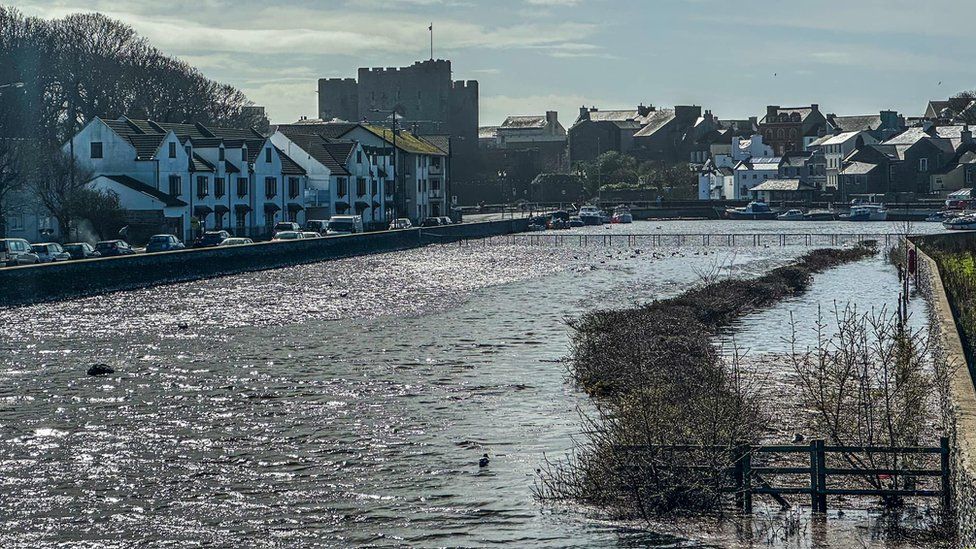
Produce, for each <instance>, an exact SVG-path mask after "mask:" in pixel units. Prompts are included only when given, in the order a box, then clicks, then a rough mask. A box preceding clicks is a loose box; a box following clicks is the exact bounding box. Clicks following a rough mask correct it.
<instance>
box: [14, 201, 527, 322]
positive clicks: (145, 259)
mask: <svg viewBox="0 0 976 549" xmlns="http://www.w3.org/2000/svg"><path fill="white" fill-rule="evenodd" d="M527 226H528V220H527V219H506V220H504V221H490V222H484V223H463V224H457V225H448V226H444V227H431V228H423V229H421V228H414V229H404V230H399V231H383V232H375V233H362V234H355V235H344V236H334V237H329V238H317V239H308V240H291V241H283V242H259V243H255V244H250V245H244V246H228V247H217V248H203V249H195V250H180V251H175V252H164V253H156V254H137V255H130V256H122V257H109V258H100V259H91V260H85V261H68V262H64V263H46V264H43V265H31V266H23V267H11V268H5V269H0V306H2V307H10V306H18V305H30V304H34V303H42V302H46V301H57V300H62V299H71V298H76V297H84V296H90V295H97V294H101V293H106V292H113V291H119V290H130V289H136V288H145V287H148V286H154V285H158V284H168V283H173V282H184V281H189V280H198V279H202V278H211V277H215V276H224V275H230V274H236V273H243V272H250V271H260V270H266V269H276V268H281V267H289V266H292V265H301V264H305V263H316V262H320V261H328V260H330V259H337V258H343V257H352V256H359V255H368V254H374V253H382V252H391V251H396V250H405V249H410V248H417V247H420V246H425V245H428V244H435V243H450V242H453V241H456V240H459V239H469V238H486V237H491V236H497V235H503V234H509V233H514V232H522V231H525V230H526V227H527Z"/></svg>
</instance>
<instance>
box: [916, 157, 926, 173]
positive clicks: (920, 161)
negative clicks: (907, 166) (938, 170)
mask: <svg viewBox="0 0 976 549" xmlns="http://www.w3.org/2000/svg"><path fill="white" fill-rule="evenodd" d="M918 171H920V172H927V171H929V159H928V158H919V159H918Z"/></svg>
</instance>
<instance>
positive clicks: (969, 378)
mask: <svg viewBox="0 0 976 549" xmlns="http://www.w3.org/2000/svg"><path fill="white" fill-rule="evenodd" d="M910 240H911V243H912V245H914V247H915V249H916V251H917V252H918V253H917V257H918V270H919V278H920V282H921V284H922V285H925V284H927V285H928V287H927V289H928V292H927V293H928V298H929V302H930V305H931V307H932V323H933V327H934V328H935V330H936V333H937V335H938V338H939V342H940V345H939V347H940V348H939V350H938V351H939V352H940V353H941V354H942V357H941V358H944V359H945V360H947V361H948V364H949V365H950V366H951V367H952V368H954V370H953V373H952V377H951V379H950V380H949V395H948V400H949V401H948V402H946V403H944V405H943V407H944V408H945V409H946V411H947V415H948V417H946V418H945V421H946V425H945V428H946V435H947V436H949V437H950V440H951V441H952V447H953V451H952V456H951V464H950V470H951V491H952V511H953V514H952V516H951V518H952V522H953V528H954V530H955V535H956V546H958V547H976V385H974V377H973V371H974V366H976V364H973V363H972V362H973V361H972V360H970V358H971V357H970V356H969V354H967V352H966V347H965V346H964V345H963V338H964V336H963V335H961V334H962V332H961V329H960V327H959V325H958V324H957V322H956V316H955V314H954V313H953V308H952V304H951V301H950V298H949V297H948V294H947V292H946V289H945V285H944V284H943V281H942V275H941V273H940V272H939V266H938V264H937V263H936V261H935V260H933V259H932V258H931V257H930V256H929V255H927V254H926V253H925V252H924V250H926V249H928V250H930V251H931V250H933V249H938V250H943V251H961V250H963V249H976V235H973V234H967V233H957V234H950V235H932V236H924V237H912V238H911V239H910Z"/></svg>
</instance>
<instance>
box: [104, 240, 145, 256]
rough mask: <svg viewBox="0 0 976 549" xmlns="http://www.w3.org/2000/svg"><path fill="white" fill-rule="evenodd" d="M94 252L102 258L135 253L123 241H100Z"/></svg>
mask: <svg viewBox="0 0 976 549" xmlns="http://www.w3.org/2000/svg"><path fill="white" fill-rule="evenodd" d="M95 251H96V252H98V253H99V254H101V256H102V257H116V256H120V255H133V254H135V253H136V251H135V250H133V249H132V246H129V243H128V242H126V241H125V240H102V241H101V242H98V243H97V244H95Z"/></svg>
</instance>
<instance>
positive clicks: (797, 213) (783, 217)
mask: <svg viewBox="0 0 976 549" xmlns="http://www.w3.org/2000/svg"><path fill="white" fill-rule="evenodd" d="M776 219H779V220H780V221H803V219H804V217H803V211H801V210H787V211H785V212H783V213H781V214H779V215H777V216H776Z"/></svg>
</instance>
